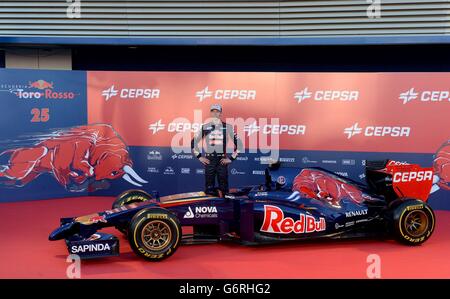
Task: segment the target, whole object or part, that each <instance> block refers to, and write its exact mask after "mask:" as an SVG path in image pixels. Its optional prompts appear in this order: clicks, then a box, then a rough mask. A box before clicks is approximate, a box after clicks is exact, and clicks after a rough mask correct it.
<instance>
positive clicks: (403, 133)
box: [344, 123, 411, 139]
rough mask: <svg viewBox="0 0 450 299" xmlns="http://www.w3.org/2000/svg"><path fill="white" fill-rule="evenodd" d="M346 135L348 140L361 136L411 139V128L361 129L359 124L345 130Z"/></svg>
mask: <svg viewBox="0 0 450 299" xmlns="http://www.w3.org/2000/svg"><path fill="white" fill-rule="evenodd" d="M344 134H345V135H347V139H350V138H352V137H353V136H355V135H359V134H363V135H364V136H366V137H409V135H410V134H411V128H410V127H400V126H366V127H360V126H359V124H358V123H355V124H354V125H352V126H350V127H348V128H345V129H344Z"/></svg>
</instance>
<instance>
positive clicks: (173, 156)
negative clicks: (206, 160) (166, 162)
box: [172, 154, 194, 160]
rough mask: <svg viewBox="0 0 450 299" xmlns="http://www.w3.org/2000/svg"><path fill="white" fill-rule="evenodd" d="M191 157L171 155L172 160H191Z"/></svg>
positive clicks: (188, 155) (187, 155) (189, 155)
mask: <svg viewBox="0 0 450 299" xmlns="http://www.w3.org/2000/svg"><path fill="white" fill-rule="evenodd" d="M193 157H194V156H192V155H191V154H173V155H172V160H176V159H178V160H191V159H192V158H193Z"/></svg>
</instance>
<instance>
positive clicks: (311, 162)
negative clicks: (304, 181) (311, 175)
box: [302, 157, 318, 164]
mask: <svg viewBox="0 0 450 299" xmlns="http://www.w3.org/2000/svg"><path fill="white" fill-rule="evenodd" d="M302 163H303V164H317V163H318V161H315V160H310V159H309V158H308V157H303V158H302Z"/></svg>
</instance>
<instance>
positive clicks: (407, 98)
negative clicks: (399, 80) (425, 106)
mask: <svg viewBox="0 0 450 299" xmlns="http://www.w3.org/2000/svg"><path fill="white" fill-rule="evenodd" d="M398 98H399V100H401V101H402V102H403V105H405V104H408V103H409V102H411V101H416V100H417V101H419V102H428V103H439V102H450V91H448V90H423V91H416V90H415V89H414V87H411V88H410V89H408V90H407V91H405V92H402V93H400V95H399V97H398Z"/></svg>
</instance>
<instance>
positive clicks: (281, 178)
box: [277, 175, 286, 185]
mask: <svg viewBox="0 0 450 299" xmlns="http://www.w3.org/2000/svg"><path fill="white" fill-rule="evenodd" d="M277 183H278V184H280V185H284V184H286V178H285V177H284V176H282V175H280V176H279V177H278V178H277Z"/></svg>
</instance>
